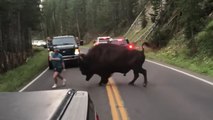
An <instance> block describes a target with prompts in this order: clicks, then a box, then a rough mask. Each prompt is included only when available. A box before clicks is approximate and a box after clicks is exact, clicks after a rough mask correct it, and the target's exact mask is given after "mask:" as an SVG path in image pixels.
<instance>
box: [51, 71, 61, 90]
mask: <svg viewBox="0 0 213 120" xmlns="http://www.w3.org/2000/svg"><path fill="white" fill-rule="evenodd" d="M58 74H59V73H58V72H57V71H54V73H53V80H54V82H55V83H54V85H53V86H52V88H56V87H57V83H58V79H57V76H58Z"/></svg>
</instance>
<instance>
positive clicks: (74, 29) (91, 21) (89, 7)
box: [42, 0, 143, 39]
mask: <svg viewBox="0 0 213 120" xmlns="http://www.w3.org/2000/svg"><path fill="white" fill-rule="evenodd" d="M141 1H143V0H141ZM42 4H43V20H44V22H43V26H44V32H45V33H44V34H45V35H48V36H55V35H63V34H72V35H75V36H78V37H79V38H80V39H81V38H83V36H84V35H85V34H86V33H93V34H96V36H99V35H102V34H109V33H111V32H113V33H114V34H120V32H121V31H122V30H119V29H122V28H123V27H126V26H129V25H130V24H131V23H132V22H133V21H134V19H135V17H136V16H137V14H138V13H139V11H138V9H139V8H138V6H139V4H138V0H63V1H61V0H45V1H44V2H43V3H42Z"/></svg>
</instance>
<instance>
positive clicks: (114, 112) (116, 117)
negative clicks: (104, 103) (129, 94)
mask: <svg viewBox="0 0 213 120" xmlns="http://www.w3.org/2000/svg"><path fill="white" fill-rule="evenodd" d="M106 89H107V94H108V98H109V103H110V107H111V112H112V119H113V120H119V115H118V111H117V109H116V104H115V100H114V97H113V94H112V90H111V88H110V85H109V84H108V85H107V86H106Z"/></svg>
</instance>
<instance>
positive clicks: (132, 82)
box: [129, 71, 139, 85]
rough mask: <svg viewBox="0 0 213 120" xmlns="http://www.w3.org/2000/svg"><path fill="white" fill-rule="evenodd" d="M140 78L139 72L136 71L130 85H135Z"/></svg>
mask: <svg viewBox="0 0 213 120" xmlns="http://www.w3.org/2000/svg"><path fill="white" fill-rule="evenodd" d="M138 77H139V72H137V71H134V78H133V80H132V81H131V82H129V85H134V83H135V81H136V80H137V79H138Z"/></svg>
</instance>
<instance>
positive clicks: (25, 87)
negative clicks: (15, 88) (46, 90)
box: [19, 68, 49, 92]
mask: <svg viewBox="0 0 213 120" xmlns="http://www.w3.org/2000/svg"><path fill="white" fill-rule="evenodd" d="M48 69H49V68H46V69H45V70H44V71H43V72H42V73H40V74H39V75H38V76H37V77H36V78H35V79H33V80H32V81H31V82H30V83H28V84H27V85H26V86H24V87H23V88H22V89H21V90H19V92H23V91H24V90H25V89H27V88H28V87H29V86H30V85H32V84H33V83H34V82H35V81H36V80H38V78H40V77H41V76H42V75H43V74H44V73H45V72H47V70H48Z"/></svg>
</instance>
